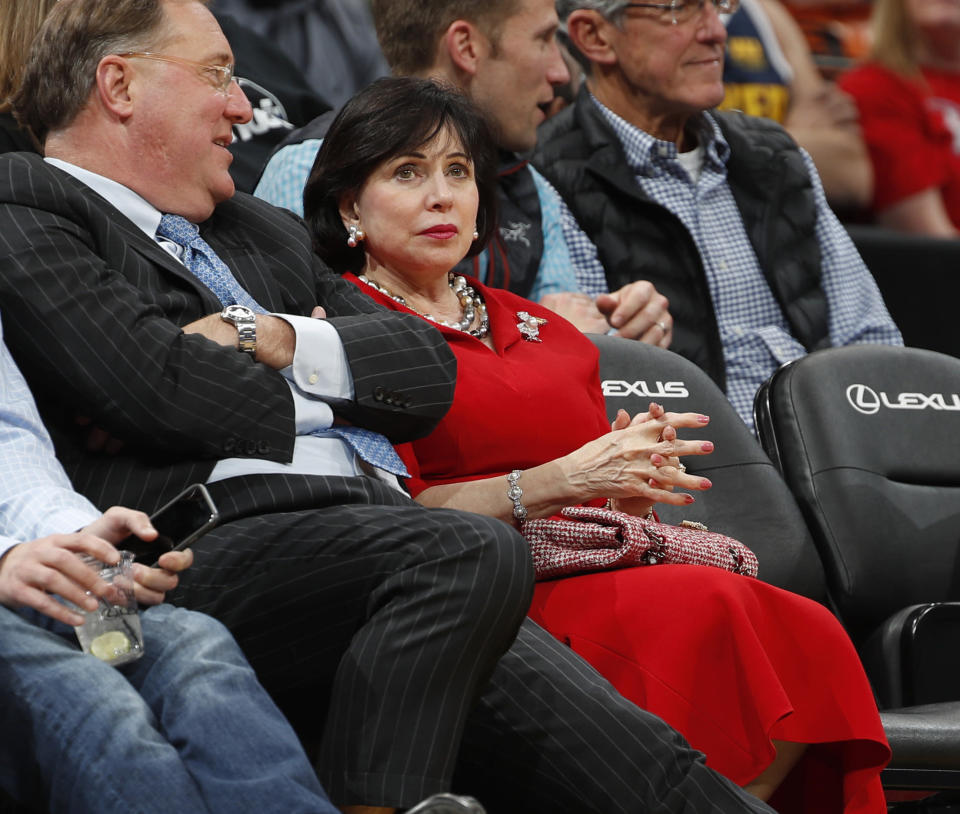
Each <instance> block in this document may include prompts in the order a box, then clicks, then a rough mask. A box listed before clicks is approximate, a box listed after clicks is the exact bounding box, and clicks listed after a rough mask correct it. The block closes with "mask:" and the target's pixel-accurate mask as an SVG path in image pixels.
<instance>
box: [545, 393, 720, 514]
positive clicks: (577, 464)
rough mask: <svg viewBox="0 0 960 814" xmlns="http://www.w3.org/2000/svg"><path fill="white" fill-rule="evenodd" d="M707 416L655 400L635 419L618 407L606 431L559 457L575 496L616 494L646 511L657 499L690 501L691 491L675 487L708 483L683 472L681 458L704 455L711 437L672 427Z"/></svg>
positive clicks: (623, 504) (631, 507)
mask: <svg viewBox="0 0 960 814" xmlns="http://www.w3.org/2000/svg"><path fill="white" fill-rule="evenodd" d="M708 422H709V418H708V417H707V416H704V415H701V414H699V413H667V412H665V411H664V410H663V407H661V406H660V405H659V404H655V403H654V404H651V405H650V409H649V410H648V412H647V413H641V414H638V415H637V416H635V417H634V418H633V419H630V417H629V416H628V415H627V414H626V412H625V411H621V412H620V413H619V414H618V415H617V417H616V419H614V422H613V424H612V425H611V426H612V429H611V432H610V433H608V434H607V435H603V436H601V437H600V438H598V439H596V440H595V441H591V442H590V443H588V444H585V445H584V446H583V447H581V448H580V449H578V450H576V451H575V452H573V453H571V454H570V455H567V456H565V457H564V458H561V459H560V460H559V461H557V463H558V464H559V465H560V467H561V471H562V472H563V473H564V475H565V477H566V478H567V480H568V483H569V487H570V489H571V490H572V492H573V493H574V494H576V495H577V499H578V500H579V501H584V500H589V499H592V498H596V497H603V496H606V497H610V498H613V499H614V500H616V505H617V507H618V508H620V509H622V510H624V511H630V512H631V513H638V514H645V513H646V511H647V510H648V509H649V507H650V506H652V505H653V503H658V502H662V503H671V504H673V505H678V506H682V505H686V504H689V503H692V502H693V500H694V498H693V496H692V495H688V494H674V493H673V489H674V488H677V487H679V488H682V489H690V490H697V491H699V490H704V489H709V488H710V487H711V485H712V484H711V483H710V481H709V480H708V479H706V478H702V477H698V476H694V475H688V474H686V473H685V472H684V471H683V469H682V468H681V465H680V460H679V459H680V457H681V456H684V455H707V454H709V453H711V452H713V443H712V442H710V441H702V440H700V441H683V440H680V439H679V438H678V437H677V434H676V430H677V428H682V427H703V426H705V425H706V424H707V423H708Z"/></svg>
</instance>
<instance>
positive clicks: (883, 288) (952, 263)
mask: <svg viewBox="0 0 960 814" xmlns="http://www.w3.org/2000/svg"><path fill="white" fill-rule="evenodd" d="M847 231H848V232H849V233H850V237H851V238H853V242H854V244H856V247H857V250H858V251H859V252H860V255H861V256H862V257H863V260H864V262H865V263H866V264H867V268H869V269H870V271H871V273H872V274H873V277H874V279H875V280H876V281H877V286H878V287H879V289H880V293H881V294H883V299H884V302H886V304H887V309H888V310H889V311H890V316H892V317H893V321H894V322H896V323H897V327H899V328H900V333H902V334H903V341H904V344H906V345H908V346H910V347H915V348H926V349H927V350H935V351H938V352H939V353H948V354H951V355H952V356H960V331H957V329H956V324H955V323H956V303H957V302H958V300H960V240H947V239H943V238H934V237H925V236H923V235H910V234H904V233H903V232H894V231H891V230H889V229H881V228H880V227H878V226H862V225H851V226H847Z"/></svg>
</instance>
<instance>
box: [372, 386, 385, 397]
mask: <svg viewBox="0 0 960 814" xmlns="http://www.w3.org/2000/svg"><path fill="white" fill-rule="evenodd" d="M385 395H386V391H385V390H384V389H383V388H382V387H381V386H380V385H377V386H376V387H374V388H373V398H374V401H383V399H384V396H385Z"/></svg>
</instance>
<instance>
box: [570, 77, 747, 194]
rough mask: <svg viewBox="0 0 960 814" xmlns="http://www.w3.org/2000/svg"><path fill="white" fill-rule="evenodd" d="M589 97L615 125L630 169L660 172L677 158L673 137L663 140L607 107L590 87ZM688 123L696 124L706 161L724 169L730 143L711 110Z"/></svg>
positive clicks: (610, 122)
mask: <svg viewBox="0 0 960 814" xmlns="http://www.w3.org/2000/svg"><path fill="white" fill-rule="evenodd" d="M587 95H588V96H589V97H590V101H592V102H593V103H594V104H595V105H596V106H597V108H598V109H599V110H600V113H601V114H602V115H603V117H604V119H605V120H606V121H607V123H608V124H609V125H610V127H611V128H613V131H614V133H616V136H617V139H618V140H619V141H620V144H621V145H622V146H623V152H624V154H625V155H626V157H627V163H628V164H629V165H630V169H632V170H633V171H634V173H635V174H636V175H646V176H650V175H657V174H660V173H661V172H663V171H664V170H665V169H666V162H667V161H670V160H673V159H676V157H677V145H675V144H674V143H673V142H671V141H662V140H660V139H658V138H655V137H654V136H651V135H650V134H649V133H647V132H645V131H643V130H641V129H640V128H639V127H637V126H636V125H633V124H630V122H628V121H627V120H626V119H624V118H622V117H620V116H618V115H617V114H616V113H614V112H613V111H612V110H610V108H608V107H606V106H605V105H604V104H603V103H602V102H601V101H600V100H599V99H597V97H596V96H594V95H593V94H592V93H590V92H589V91H588V92H587ZM688 127H693V128H694V132H695V133H696V136H697V142H698V143H699V145H700V146H702V147H703V148H704V156H705V161H706V165H708V166H712V167H713V168H714V169H716V170H718V171H720V172H722V171H723V169H724V168H725V167H726V164H727V159H728V158H729V157H730V145H729V144H727V140H726V139H725V138H724V137H723V133H721V132H720V126H719V125H718V124H717V122H716V120H715V119H714V118H713V116H711V115H710V114H709V113H707V112H704V113H699V114H697V115H696V116H693V117H692V118H691V119H690V122H689V124H688Z"/></svg>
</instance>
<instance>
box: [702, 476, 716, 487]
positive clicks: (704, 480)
mask: <svg viewBox="0 0 960 814" xmlns="http://www.w3.org/2000/svg"><path fill="white" fill-rule="evenodd" d="M711 486H713V484H712V483H710V481H709V480H707V479H706V478H700V488H701V489H709V488H710V487H711Z"/></svg>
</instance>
